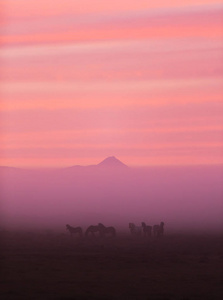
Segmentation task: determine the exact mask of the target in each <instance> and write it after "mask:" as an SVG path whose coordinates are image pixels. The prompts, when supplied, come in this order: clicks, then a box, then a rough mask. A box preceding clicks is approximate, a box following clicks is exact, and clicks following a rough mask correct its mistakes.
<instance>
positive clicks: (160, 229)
mask: <svg viewBox="0 0 223 300" xmlns="http://www.w3.org/2000/svg"><path fill="white" fill-rule="evenodd" d="M163 234H164V223H163V222H160V225H153V235H154V236H157V237H159V236H163Z"/></svg>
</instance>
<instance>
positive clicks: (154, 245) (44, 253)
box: [0, 231, 223, 300]
mask: <svg viewBox="0 0 223 300" xmlns="http://www.w3.org/2000/svg"><path fill="white" fill-rule="evenodd" d="M0 259H1V282H0V299H3V300H4V299H6V300H8V299H11V300H16V299H30V300H32V299H61V300H62V299H64V300H65V299H67V300H68V299H148V300H149V299H151V300H154V299H156V300H170V299H171V300H175V299H178V300H198V299H210V300H215V299H216V300H217V299H219V300H220V299H223V235H221V234H197V235H195V234H194V235H190V234H183V235H180V234H169V235H166V236H164V237H162V238H150V239H148V238H133V237H131V236H130V235H129V234H120V235H118V236H117V237H116V238H114V239H112V238H106V239H103V240H102V239H100V238H97V239H88V240H86V239H84V238H83V239H78V238H76V237H75V238H71V237H70V236H69V235H68V234H66V233H60V232H52V231H33V232H31V231H17V232H16V231H2V232H1V253H0Z"/></svg>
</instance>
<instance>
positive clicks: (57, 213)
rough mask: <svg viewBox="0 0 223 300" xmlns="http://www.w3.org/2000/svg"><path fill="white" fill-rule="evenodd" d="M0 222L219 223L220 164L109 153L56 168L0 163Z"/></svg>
mask: <svg viewBox="0 0 223 300" xmlns="http://www.w3.org/2000/svg"><path fill="white" fill-rule="evenodd" d="M0 172H1V173H0V177H1V178H0V179H1V216H0V217H1V224H0V225H1V227H3V228H23V227H32V228H33V227H36V228H57V229H58V228H61V229H62V230H64V228H65V224H67V223H69V224H71V225H72V226H83V227H84V228H86V227H87V226H89V225H91V224H97V223H99V222H102V223H104V224H105V225H106V226H110V225H113V226H115V227H117V229H118V228H120V229H126V230H128V223H129V222H134V223H136V224H138V225H139V224H141V222H142V221H144V222H146V223H147V224H148V225H153V224H156V223H160V221H164V222H165V229H166V231H168V230H176V231H177V230H181V229H186V230H187V229H188V230H192V229H194V230H200V229H203V230H222V229H223V221H222V220H223V218H222V212H223V201H222V199H223V197H222V196H223V185H222V178H223V166H187V167H148V168H130V167H127V166H125V165H124V164H122V163H121V162H119V161H118V160H116V159H115V158H114V157H111V158H109V159H107V160H105V161H103V162H102V163H101V164H99V165H96V166H88V167H81V166H74V167H70V168H64V169H56V170H24V169H16V168H8V167H1V168H0Z"/></svg>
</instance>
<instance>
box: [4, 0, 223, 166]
mask: <svg viewBox="0 0 223 300" xmlns="http://www.w3.org/2000/svg"><path fill="white" fill-rule="evenodd" d="M0 7H1V14H2V16H1V37H0V43H1V48H0V65H1V73H0V79H1V83H0V94H1V104H0V105H1V106H0V118H1V123H0V126H1V144H0V165H7V166H19V167H33V166H34V167H39V166H44V167H47V166H53V167H56V166H70V165H76V164H82V165H87V164H94V163H98V162H100V161H101V160H103V159H104V158H105V157H107V156H111V155H115V156H116V157H118V158H119V159H120V160H122V161H123V162H124V163H126V164H127V165H169V164H174V165H175V164H177V165H185V164H222V163H223V155H222V154H223V132H222V131H223V118H222V113H223V63H222V62H223V30H222V28H223V27H222V25H223V21H222V20H223V5H222V1H214V2H213V1H210V0H209V1H208V0H206V1H195V0H194V1H189V0H187V1H178V0H177V1H176V0H165V1H162V0H159V1H153V3H151V1H143V0H141V1H133V0H132V1H130V0H128V1H122V0H121V1H120V0H119V1H117V0H114V1H111V2H109V3H108V2H107V1H101V0H100V1H99V0H96V1H91V0H85V1H79V0H77V1H70V0H69V1H68V0H64V1H61V0H54V1H52V0H51V1H50V0H44V1H43V0H39V1H34V0H8V1H4V3H3V1H1V0H0Z"/></svg>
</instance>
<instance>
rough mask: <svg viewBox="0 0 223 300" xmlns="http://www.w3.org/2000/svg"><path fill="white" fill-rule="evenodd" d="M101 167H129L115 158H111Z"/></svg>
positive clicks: (104, 161)
mask: <svg viewBox="0 0 223 300" xmlns="http://www.w3.org/2000/svg"><path fill="white" fill-rule="evenodd" d="M98 166H100V167H127V166H126V165H125V164H123V162H121V161H120V160H119V159H117V158H116V157H115V156H109V157H107V158H105V159H104V160H103V161H102V162H100V163H99V164H98Z"/></svg>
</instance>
